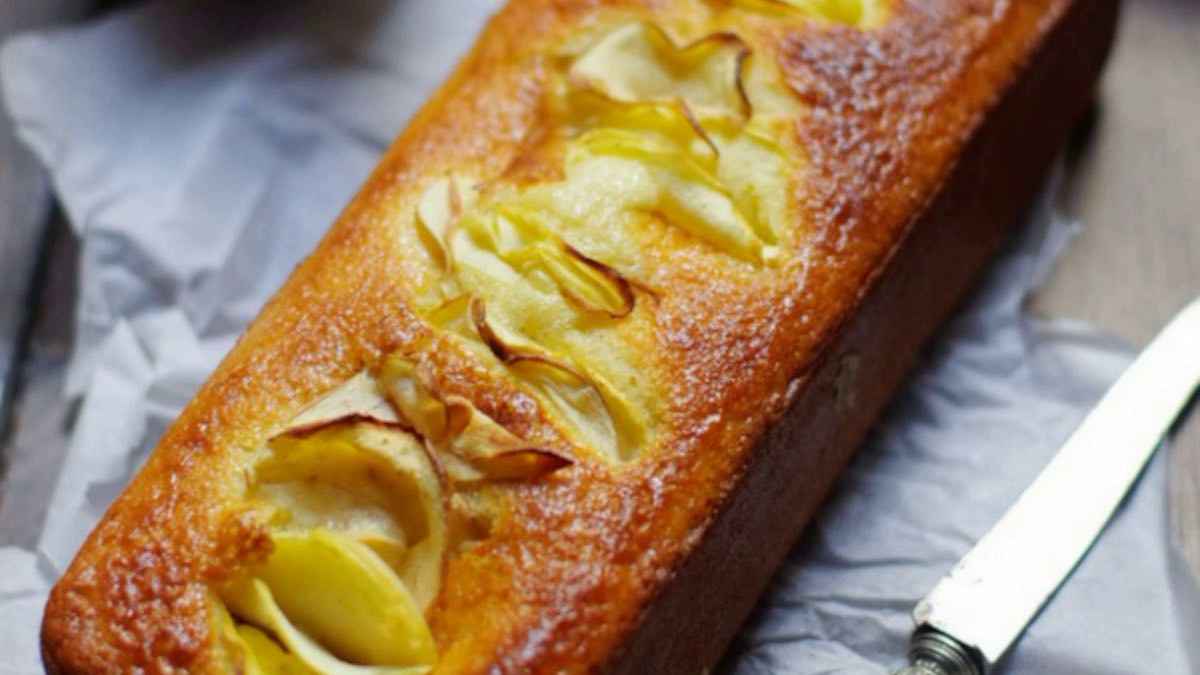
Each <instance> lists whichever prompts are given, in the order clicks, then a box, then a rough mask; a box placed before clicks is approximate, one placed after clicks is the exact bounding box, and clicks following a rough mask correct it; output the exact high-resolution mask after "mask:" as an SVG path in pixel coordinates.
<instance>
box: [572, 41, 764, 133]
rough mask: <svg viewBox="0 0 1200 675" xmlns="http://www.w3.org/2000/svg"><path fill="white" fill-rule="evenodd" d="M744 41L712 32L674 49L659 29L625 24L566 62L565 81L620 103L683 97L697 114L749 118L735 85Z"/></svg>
mask: <svg viewBox="0 0 1200 675" xmlns="http://www.w3.org/2000/svg"><path fill="white" fill-rule="evenodd" d="M749 51H750V50H749V48H748V47H747V46H746V43H745V42H743V41H742V39H741V38H739V37H738V36H736V35H733V34H731V33H714V34H712V35H710V36H708V37H705V38H703V39H701V40H698V41H696V42H694V43H692V44H690V45H687V46H684V47H682V48H681V47H677V46H675V44H674V43H672V42H671V39H670V38H669V37H668V36H667V35H666V34H665V33H664V32H663V31H662V29H660V28H659V27H657V26H655V25H653V24H648V23H631V24H628V25H626V26H623V27H621V28H618V29H617V30H614V31H612V32H611V33H609V34H608V35H606V36H605V37H604V38H602V39H601V40H600V41H599V42H598V43H597V44H596V45H594V46H593V47H592V48H591V49H590V50H588V52H587V53H586V54H584V55H583V56H582V57H580V58H579V59H578V60H576V61H575V63H574V64H573V65H572V66H571V69H570V71H569V73H568V77H569V79H570V82H571V84H573V85H574V86H576V87H578V88H581V89H592V90H594V91H598V92H600V93H602V94H604V95H605V96H608V97H609V98H612V99H614V100H617V101H621V102H623V103H645V102H660V103H670V102H674V101H686V102H687V103H688V105H689V106H691V107H692V109H693V110H695V111H697V112H698V113H699V114H700V116H701V118H703V117H706V116H709V115H716V116H729V115H731V116H737V117H741V118H745V117H749V115H750V106H749V101H748V100H747V99H746V97H745V95H744V92H743V91H742V89H741V87H740V86H739V84H738V83H739V81H740V77H741V76H740V72H741V68H742V63H743V61H744V60H745V58H746V55H747V54H749Z"/></svg>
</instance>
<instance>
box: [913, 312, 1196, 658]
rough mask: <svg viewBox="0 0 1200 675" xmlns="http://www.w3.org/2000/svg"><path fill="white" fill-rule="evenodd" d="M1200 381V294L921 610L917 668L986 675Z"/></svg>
mask: <svg viewBox="0 0 1200 675" xmlns="http://www.w3.org/2000/svg"><path fill="white" fill-rule="evenodd" d="M1197 384H1200V299H1197V300H1194V301H1192V303H1191V304H1190V305H1188V306H1187V307H1185V308H1184V309H1183V311H1181V312H1180V313H1179V314H1178V315H1176V317H1175V318H1174V319H1173V320H1172V321H1171V322H1170V323H1169V324H1168V325H1167V327H1166V328H1164V329H1163V331H1162V332H1161V333H1159V335H1158V336H1157V337H1156V338H1155V339H1154V341H1153V342H1151V343H1150V346H1148V347H1147V348H1146V349H1145V351H1143V352H1142V353H1141V355H1140V356H1138V358H1137V359H1136V360H1135V361H1134V362H1133V365H1131V366H1130V367H1129V368H1128V369H1127V370H1126V371H1125V372H1124V373H1123V374H1122V375H1121V377H1120V378H1119V379H1118V380H1117V382H1116V384H1114V385H1113V386H1112V388H1111V389H1109V390H1108V393H1106V394H1105V395H1104V398H1102V399H1101V400H1100V403H1099V404H1098V405H1097V406H1096V407H1095V409H1093V410H1092V412H1091V413H1089V414H1088V416H1087V417H1086V418H1085V419H1084V421H1083V423H1082V424H1081V425H1080V426H1079V428H1078V429H1076V431H1075V433H1074V434H1072V435H1071V437H1070V438H1069V439H1068V440H1067V442H1066V443H1065V444H1064V445H1063V446H1062V448H1061V449H1060V450H1059V451H1058V454H1057V455H1056V456H1055V457H1054V459H1053V460H1051V461H1050V463H1049V464H1048V465H1047V466H1046V468H1045V469H1044V470H1043V471H1042V473H1041V474H1040V475H1039V476H1038V477H1037V479H1036V480H1035V481H1034V482H1033V484H1032V485H1030V486H1029V488H1027V489H1026V490H1025V492H1024V493H1023V494H1022V495H1021V497H1020V498H1019V499H1018V500H1017V502H1016V503H1015V504H1014V505H1013V506H1012V507H1011V508H1010V509H1009V510H1008V512H1007V513H1006V514H1004V516H1003V517H1002V518H1001V519H1000V521H999V522H998V523H996V525H995V526H994V527H992V529H991V531H989V532H988V533H987V534H986V535H984V537H983V538H982V539H980V540H979V543H977V544H976V545H975V548H974V549H972V550H971V552H970V553H968V554H967V555H966V556H965V557H964V558H963V559H962V560H961V561H960V562H959V563H958V564H957V565H956V566H955V567H954V569H953V570H952V571H951V572H950V574H949V575H947V576H946V577H944V578H943V579H942V580H941V581H939V582H938V584H937V586H935V587H934V589H933V591H931V592H930V593H929V595H927V596H926V597H925V598H924V599H923V600H921V601H920V602H919V603H918V604H917V607H916V609H915V610H914V611H913V618H914V619H915V621H916V623H917V626H918V629H917V632H916V633H915V634H914V638H913V643H912V650H911V651H910V658H911V659H912V661H913V666H912V667H910V668H909V669H907V670H905V671H902V672H906V673H914V674H915V673H929V674H931V675H941V674H945V675H957V674H959V673H964V674H971V675H975V674H982V673H983V672H985V671H986V670H987V668H988V667H990V665H991V664H993V663H995V662H996V660H997V659H999V658H1000V656H1001V655H1003V654H1004V652H1005V651H1006V650H1007V649H1008V648H1009V646H1011V645H1012V643H1013V641H1014V640H1016V638H1017V637H1018V636H1019V635H1020V634H1021V632H1022V631H1023V630H1024V629H1025V626H1026V625H1027V624H1028V623H1029V622H1030V621H1031V620H1032V619H1033V617H1034V615H1036V614H1037V612H1038V611H1039V610H1040V609H1041V607H1042V605H1043V604H1045V602H1046V600H1047V599H1048V598H1049V597H1050V596H1051V595H1052V594H1053V593H1054V591H1055V590H1056V589H1057V588H1058V586H1059V585H1060V584H1061V583H1062V582H1063V580H1064V579H1066V577H1067V576H1068V575H1069V574H1070V573H1071V571H1072V570H1073V569H1074V568H1075V566H1076V565H1077V564H1078V563H1079V561H1080V560H1081V559H1082V558H1083V556H1084V555H1085V554H1086V553H1087V551H1088V549H1089V548H1091V546H1092V543H1093V542H1094V541H1095V540H1096V537H1097V536H1098V535H1099V534H1100V532H1101V530H1103V529H1104V526H1105V524H1106V523H1107V522H1108V520H1109V518H1111V516H1112V514H1113V512H1114V511H1115V510H1116V508H1117V506H1118V505H1119V504H1120V502H1121V500H1122V498H1123V497H1124V496H1125V494H1126V493H1127V492H1128V491H1129V488H1130V487H1131V486H1132V485H1133V483H1134V482H1135V481H1136V480H1137V477H1138V475H1139V474H1140V473H1141V470H1142V468H1143V467H1144V466H1145V465H1146V462H1147V461H1148V460H1149V459H1150V457H1151V456H1152V455H1153V454H1154V450H1155V449H1156V448H1157V447H1158V446H1159V445H1160V442H1161V440H1162V438H1163V436H1164V435H1165V434H1166V432H1167V430H1168V429H1169V428H1170V426H1171V424H1172V423H1173V422H1174V420H1175V418H1176V417H1177V416H1178V415H1179V412H1180V411H1181V410H1182V409H1183V407H1184V406H1185V405H1186V404H1187V402H1188V400H1189V399H1190V398H1191V396H1192V394H1193V392H1195V391H1196V388H1197Z"/></svg>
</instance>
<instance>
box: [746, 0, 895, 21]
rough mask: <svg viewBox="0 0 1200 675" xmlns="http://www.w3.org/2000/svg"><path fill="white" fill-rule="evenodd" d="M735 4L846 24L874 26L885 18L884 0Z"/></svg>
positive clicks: (772, 0) (755, 0) (751, 0)
mask: <svg viewBox="0 0 1200 675" xmlns="http://www.w3.org/2000/svg"><path fill="white" fill-rule="evenodd" d="M734 4H736V5H739V6H742V7H746V8H748V9H755V10H760V11H773V12H785V13H786V12H800V13H803V14H805V15H807V16H811V17H816V18H819V19H824V20H826V21H832V22H835V23H841V24H845V25H847V26H859V27H869V26H874V25H876V24H877V23H878V21H879V20H880V19H882V18H883V13H884V11H885V9H886V8H885V7H884V2H883V0H734Z"/></svg>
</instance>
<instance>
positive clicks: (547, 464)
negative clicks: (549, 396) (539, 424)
mask: <svg viewBox="0 0 1200 675" xmlns="http://www.w3.org/2000/svg"><path fill="white" fill-rule="evenodd" d="M379 378H380V382H381V384H382V386H383V388H384V390H385V391H386V392H387V395H388V397H389V399H390V400H391V401H392V402H393V404H394V405H395V406H396V409H397V410H399V411H400V414H401V415H402V416H403V417H404V419H405V420H408V421H409V422H410V423H411V424H412V425H413V427H414V428H415V429H416V430H417V432H418V433H420V434H421V435H422V436H424V437H425V439H426V441H427V442H428V444H429V446H430V447H431V448H432V449H433V451H434V452H435V453H436V454H437V457H438V459H439V463H440V464H441V466H442V467H443V469H444V470H445V472H446V474H447V475H448V477H449V478H450V479H451V481H452V482H453V483H455V484H468V483H479V482H483V481H512V480H535V479H537V478H540V477H541V476H544V475H545V474H548V473H550V472H552V471H556V470H558V469H561V468H564V467H567V466H570V465H571V464H572V463H573V462H572V460H571V459H570V458H568V457H566V456H564V455H562V454H560V453H557V452H555V451H553V450H549V449H545V448H540V447H535V446H532V445H530V444H529V443H527V442H526V441H524V440H523V439H521V438H519V437H517V436H516V435H515V434H513V433H512V432H510V431H509V430H507V429H505V428H504V427H503V426H501V425H500V424H498V423H497V422H496V421H495V420H493V419H492V418H490V417H488V416H487V415H485V414H484V413H483V412H481V411H480V410H479V409H478V408H476V407H475V405H474V404H473V403H472V402H471V401H469V400H467V399H466V398H463V397H461V396H454V395H444V394H442V393H441V392H439V391H438V388H437V386H436V385H435V384H434V382H433V379H432V377H431V375H430V373H429V372H428V370H427V369H425V368H422V367H419V366H418V365H417V364H415V363H413V362H412V361H410V360H408V359H406V358H404V357H402V356H400V355H396V354H393V355H392V356H390V357H388V358H387V359H385V361H384V363H383V366H382V367H381V369H380V374H379Z"/></svg>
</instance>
